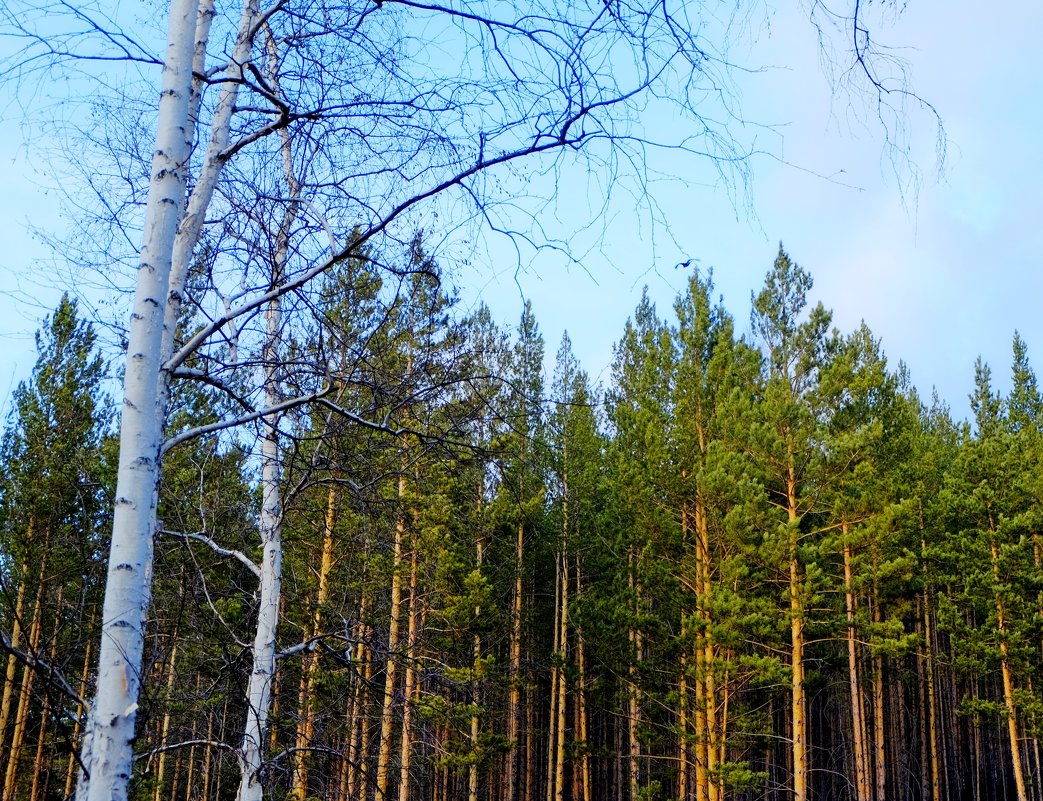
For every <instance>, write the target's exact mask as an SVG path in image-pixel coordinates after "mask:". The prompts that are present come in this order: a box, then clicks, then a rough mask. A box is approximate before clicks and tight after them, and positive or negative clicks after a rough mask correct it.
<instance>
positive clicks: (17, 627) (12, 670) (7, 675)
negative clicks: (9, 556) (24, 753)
mask: <svg viewBox="0 0 1043 801" xmlns="http://www.w3.org/2000/svg"><path fill="white" fill-rule="evenodd" d="M32 532H33V525H32V521H30V523H29V532H28V536H29V538H31V537H32ZM28 570H29V565H22V571H21V575H22V579H21V581H20V582H19V583H18V594H17V596H16V597H15V605H14V616H13V617H12V620H11V653H10V654H8V655H7V669H6V670H5V671H4V693H3V698H2V699H0V755H3V753H4V741H5V740H6V739H7V724H8V723H9V722H10V720H11V704H12V699H13V698H14V688H15V684H16V681H15V678H16V677H17V675H18V660H17V659H16V657H15V655H14V649H16V648H21V647H22V615H23V614H24V612H25V585H26V573H27V572H28Z"/></svg>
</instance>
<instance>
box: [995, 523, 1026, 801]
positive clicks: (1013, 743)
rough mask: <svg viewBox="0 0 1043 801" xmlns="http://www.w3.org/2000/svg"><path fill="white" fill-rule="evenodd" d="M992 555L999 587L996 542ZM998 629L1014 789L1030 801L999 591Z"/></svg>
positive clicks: (1022, 800) (1019, 797) (1023, 799)
mask: <svg viewBox="0 0 1043 801" xmlns="http://www.w3.org/2000/svg"><path fill="white" fill-rule="evenodd" d="M990 551H991V554H992V577H993V580H994V581H995V583H996V585H997V586H998V585H999V583H1000V554H999V548H998V547H997V545H996V542H995V540H993V542H992V543H991V545H990ZM995 603H996V628H997V630H998V632H999V640H1000V672H1001V674H1002V676H1003V704H1004V706H1005V707H1006V708H1007V734H1008V736H1009V738H1010V758H1011V768H1012V770H1013V772H1014V787H1015V790H1016V792H1017V794H1018V797H1017V801H1028V794H1027V792H1026V789H1025V773H1024V770H1023V767H1022V762H1021V735H1020V733H1019V730H1018V729H1019V727H1018V711H1017V707H1016V706H1015V704H1014V679H1013V677H1012V676H1011V671H1010V656H1009V654H1010V648H1009V646H1008V644H1007V626H1006V617H1005V613H1006V610H1005V609H1004V606H1003V599H1002V598H1001V597H1000V594H999V591H998V590H997V591H996V592H995Z"/></svg>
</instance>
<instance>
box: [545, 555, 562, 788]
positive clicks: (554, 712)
mask: <svg viewBox="0 0 1043 801" xmlns="http://www.w3.org/2000/svg"><path fill="white" fill-rule="evenodd" d="M561 611H562V604H561V551H560V550H559V551H558V552H557V553H555V554H554V629H553V630H554V644H553V646H552V648H551V670H550V710H549V711H548V713H547V796H546V799H547V801H554V799H555V798H556V797H557V790H556V787H557V785H556V781H557V777H558V772H557V770H556V758H555V757H556V754H557V748H556V743H557V739H558V737H559V736H560V732H559V731H558V721H559V717H558V706H559V702H560V696H559V694H558V690H559V684H558V675H559V674H560V673H561V665H560V663H559V661H558V658H559V656H560V653H561Z"/></svg>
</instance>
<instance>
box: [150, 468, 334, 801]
mask: <svg viewBox="0 0 1043 801" xmlns="http://www.w3.org/2000/svg"><path fill="white" fill-rule="evenodd" d="M336 521H337V492H336V490H335V489H334V488H333V487H332V486H331V487H329V489H328V490H327V492H326V514H325V516H324V517H323V526H322V553H321V555H320V557H319V570H318V575H317V578H318V587H317V588H316V592H315V609H314V611H313V612H312V619H311V628H310V630H309V631H308V632H306V635H307V636H308V637H318V636H319V634H320V633H321V632H322V611H323V609H324V608H325V606H326V602H327V601H328V600H329V594H330V589H329V577H330V571H331V570H332V569H333V528H334V526H335V524H336ZM318 677H319V658H318V654H317V653H316V652H315V650H314V649H311V648H309V650H308V651H307V656H306V657H305V659H304V670H303V671H302V672H301V684H300V691H299V693H298V704H297V708H298V710H299V712H298V715H299V717H298V720H297V733H296V734H297V736H296V738H295V747H296V749H297V756H296V764H295V766H294V768H295V769H294V773H293V786H292V788H291V790H290V793H291V796H292V797H293V798H295V799H300V800H301V801H303V799H305V798H307V797H308V765H309V762H310V761H311V760H310V759H309V758H308V756H307V754H308V751H307V749H308V748H309V747H310V746H311V741H312V738H313V737H314V733H315V685H316V681H317V679H318ZM157 801H158V799H157Z"/></svg>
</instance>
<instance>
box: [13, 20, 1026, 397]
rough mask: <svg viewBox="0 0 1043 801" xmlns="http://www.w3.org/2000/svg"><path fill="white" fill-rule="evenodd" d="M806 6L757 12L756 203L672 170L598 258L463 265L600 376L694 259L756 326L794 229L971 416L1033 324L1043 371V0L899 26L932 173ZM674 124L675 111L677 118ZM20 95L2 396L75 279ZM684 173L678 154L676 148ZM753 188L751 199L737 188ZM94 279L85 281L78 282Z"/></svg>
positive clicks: (616, 222)
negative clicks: (646, 207)
mask: <svg viewBox="0 0 1043 801" xmlns="http://www.w3.org/2000/svg"><path fill="white" fill-rule="evenodd" d="M806 5H807V4H804V3H787V4H785V6H784V7H783V4H781V3H779V7H776V8H769V11H768V12H767V13H766V14H765V15H764V16H763V18H762V17H759V16H758V17H756V19H755V20H754V23H753V31H752V33H751V42H752V43H751V44H750V45H749V47H748V49H747V50H746V51H744V52H740V53H739V54H738V56H739V58H740V61H741V62H742V63H744V64H746V65H748V66H751V67H756V68H758V69H756V70H755V71H751V72H749V73H747V74H743V75H741V76H740V78H739V79H738V87H737V88H738V90H739V100H740V103H741V110H742V116H743V118H744V119H746V120H751V121H755V122H757V123H760V125H759V126H754V125H749V126H747V127H746V128H745V129H743V130H740V132H739V133H740V134H741V135H742V136H743V137H744V138H750V137H755V139H756V143H757V147H758V149H760V150H762V151H763V152H764V154H763V155H759V156H755V157H754V158H753V159H752V160H751V162H750V168H751V173H752V178H751V181H752V182H751V186H750V193H749V203H746V202H744V200H743V196H742V192H741V191H737V190H736V187H735V186H734V184H729V183H725V182H721V181H720V180H715V178H714V173H713V171H712V170H711V169H709V165H707V169H706V170H705V175H704V176H703V175H699V174H696V175H689V174H686V175H685V179H684V180H677V181H672V182H665V183H662V184H661V185H660V184H656V185H655V186H653V192H654V197H655V201H656V204H657V206H658V212H657V215H656V216H657V217H658V223H657V225H656V226H654V227H650V226H648V225H646V224H644V223H642V224H640V225H639V224H638V221H639V220H641V219H643V218H642V216H641V214H640V213H639V211H638V210H636V209H635V208H634V207H633V206H634V202H633V201H631V202H630V206H629V207H628V205H627V202H625V200H624V201H623V202H618V203H617V204H616V205H615V206H614V207H613V214H612V217H611V219H610V220H609V221H608V225H607V231H606V235H605V237H604V239H603V240H602V241H601V242H600V243H598V246H597V247H594V248H592V249H591V248H589V247H587V246H584V249H583V253H582V258H581V264H578V265H577V264H572V265H563V264H562V263H561V261H560V260H554V259H544V257H543V256H542V255H540V254H537V255H535V256H534V257H532V258H528V257H526V258H525V259H524V260H523V262H522V263H521V264H520V265H519V263H518V261H517V259H515V258H506V257H502V254H500V253H498V251H497V250H496V248H495V246H493V247H492V248H491V249H490V251H488V253H489V256H488V258H487V259H486V260H485V261H484V262H483V261H481V260H479V261H477V262H475V263H471V264H469V265H468V266H466V267H464V268H461V269H459V270H457V271H455V273H454V280H455V281H456V283H457V284H458V286H459V291H460V294H461V297H462V300H463V303H464V306H465V307H468V306H473V305H474V304H476V303H477V302H478V301H479V300H481V301H484V302H486V303H488V304H489V305H490V307H491V308H492V310H493V313H494V316H495V317H496V318H497V319H499V320H500V321H501V322H505V323H512V322H514V321H516V320H517V319H518V317H519V316H520V314H521V308H522V304H523V302H524V300H525V299H529V300H531V301H532V303H533V306H534V309H535V312H536V315H537V319H538V321H539V323H540V327H541V329H542V331H543V333H544V336H545V338H546V341H547V350H548V353H549V354H550V355H553V354H554V352H555V351H556V350H557V347H558V343H559V341H560V339H561V336H562V332H563V331H565V330H568V333H569V335H570V338H571V339H572V341H573V346H574V350H575V352H576V354H577V355H578V356H579V358H580V360H581V362H582V364H583V365H584V367H585V369H586V370H587V371H588V373H589V374H590V375H591V376H592V378H593V379H594V380H595V381H598V380H601V381H606V382H607V380H608V377H609V371H610V364H611V360H612V344H613V342H614V341H615V340H616V339H618V338H619V336H620V335H621V333H622V329H623V325H624V323H625V321H626V319H627V318H628V316H629V315H630V314H631V313H632V312H633V309H634V307H635V305H636V303H637V301H638V299H639V298H640V294H641V291H642V287H643V286H646V285H647V286H648V290H649V293H650V296H651V297H652V299H653V300H655V302H656V303H657V307H658V308H659V311H660V314H661V315H664V316H668V315H669V314H670V313H671V308H670V307H671V304H672V302H673V299H674V297H675V296H676V295H677V294H678V293H679V292H680V291H682V290H683V288H684V286H685V283H686V280H687V275H688V272H687V270H686V269H683V268H679V267H678V266H677V265H679V264H680V263H682V262H685V261H689V260H690V261H691V263H692V264H693V265H698V266H699V267H700V268H701V269H709V268H712V269H713V271H714V277H715V281H716V286H717V290H718V292H720V293H721V294H722V295H723V297H724V302H725V305H726V306H727V308H728V309H729V310H730V311H731V312H732V314H733V315H734V316H735V317H736V320H737V323H738V328H739V330H740V331H744V330H746V329H748V317H749V306H750V295H751V292H755V291H756V290H758V289H759V287H760V285H761V283H762V281H763V278H764V275H765V273H766V272H767V271H768V270H769V268H770V267H771V264H772V262H773V260H774V258H775V255H776V253H777V250H778V247H779V243H780V242H782V243H783V244H784V246H785V248H786V250H787V252H788V253H789V254H790V256H791V257H792V258H793V259H794V260H795V261H796V262H798V263H799V264H800V265H801V266H802V267H804V268H805V269H806V270H808V271H809V272H810V273H811V274H812V276H813V277H814V279H815V288H814V290H813V291H812V295H811V298H810V299H811V300H812V301H813V302H816V301H822V303H823V304H825V306H826V307H827V308H830V309H832V310H833V312H834V322H835V324H836V325H837V326H838V327H839V328H840V329H841V330H842V331H849V330H851V329H852V328H854V327H856V326H857V325H859V323H860V322H861V321H863V320H864V321H865V322H866V323H867V324H868V325H869V327H870V328H871V329H872V331H873V332H874V333H875V334H876V336H877V337H878V338H880V339H881V340H882V343H883V347H884V350H885V352H886V354H887V356H888V358H889V360H890V361H891V362H892V363H893V364H896V363H897V362H898V361H899V360H901V361H904V362H905V363H906V364H907V365H908V367H909V369H910V372H911V376H912V379H913V382H914V384H915V385H916V386H917V387H918V388H919V390H920V392H921V394H923V395H924V396H925V397H928V396H929V395H930V393H931V391H932V389H933V388H936V389H937V391H938V393H939V395H940V397H941V398H942V399H943V400H944V401H946V402H947V403H948V404H949V405H950V406H951V407H952V409H953V412H954V414H955V415H956V416H957V417H965V416H967V415H968V414H969V410H968V404H967V393H968V392H969V391H970V389H971V386H972V380H973V370H974V362H975V359H976V358H977V357H978V356H979V355H980V356H981V357H982V358H983V359H985V361H987V362H988V363H989V364H990V365H991V366H992V369H993V375H994V376H995V378H996V385H997V386H998V387H999V388H1001V389H1004V388H1006V387H1008V386H1009V378H1008V373H1009V364H1010V352H1011V348H1010V346H1011V339H1012V337H1013V333H1014V331H1015V330H1018V331H1019V332H1020V333H1021V335H1022V337H1023V339H1025V341H1026V342H1027V343H1028V347H1029V356H1030V359H1031V360H1032V361H1033V362H1034V364H1035V366H1036V368H1037V371H1043V359H1041V358H1040V356H1039V354H1040V353H1043V314H1041V313H1040V311H1039V305H1040V301H1041V298H1043V270H1041V269H1040V267H1043V264H1041V263H1040V262H1041V260H1043V224H1041V223H1040V221H1039V220H1038V219H1036V217H1037V215H1039V213H1040V210H1041V208H1043V203H1041V201H1043V189H1041V187H1043V153H1041V151H1043V138H1041V134H1040V131H1043V71H1040V70H1039V69H1038V65H1037V64H1036V61H1037V60H1038V59H1037V58H1036V55H1035V54H1036V52H1037V43H1036V42H1035V38H1036V35H1037V32H1038V31H1039V30H1040V29H1043V4H1040V3H1038V2H1034V1H1033V0H1012V2H1010V3H1007V4H1005V5H1004V7H1003V10H1002V13H1000V12H999V11H997V12H994V13H984V12H983V11H982V10H981V9H980V7H979V8H975V9H974V13H970V4H967V7H968V12H967V13H961V11H960V6H961V5H963V4H962V3H956V4H954V3H952V2H947V0H910V2H909V3H908V5H907V6H906V7H905V9H904V11H903V12H902V13H901V14H900V15H897V16H896V17H895V18H894V19H893V21H892V24H890V25H889V26H888V27H887V28H886V29H885V30H881V31H879V32H878V34H879V37H878V38H880V39H882V40H883V41H884V42H886V43H887V44H889V45H891V46H893V47H894V48H895V49H894V50H893V53H894V54H895V55H896V56H898V57H901V58H902V59H904V61H905V62H906V63H907V65H908V70H909V78H910V82H911V87H912V89H913V90H915V92H916V93H917V94H919V95H920V96H921V97H923V98H925V99H927V100H928V101H929V102H930V103H931V104H932V105H933V106H934V108H935V109H937V112H938V114H939V115H940V117H941V120H942V122H943V123H944V128H945V133H946V137H947V140H946V142H947V146H946V158H945V161H944V166H943V170H942V171H941V173H940V174H939V173H938V172H937V169H936V168H937V166H938V165H937V163H936V149H935V143H936V133H937V132H936V128H935V124H934V120H933V118H932V117H931V116H930V115H929V114H926V113H923V112H922V111H921V110H919V109H917V108H915V107H912V108H910V109H909V111H908V113H907V115H906V116H905V125H906V133H907V135H908V147H909V154H910V157H911V159H912V163H913V165H914V166H915V167H917V168H918V169H919V171H920V180H919V181H918V182H915V181H912V180H911V179H910V177H909V174H908V172H904V171H902V170H899V171H898V172H899V173H900V174H898V175H896V171H895V169H894V162H893V161H892V160H891V159H889V158H888V156H887V155H886V149H885V140H884V136H883V132H882V131H881V129H880V128H879V126H875V125H874V124H873V123H872V114H871V111H872V109H869V110H868V112H869V113H867V109H866V108H865V107H864V106H863V105H862V104H860V101H859V100H858V99H857V98H855V99H851V98H850V97H847V96H845V95H844V94H842V93H839V94H838V93H837V92H836V91H835V87H834V86H833V84H832V83H831V81H830V80H829V79H828V77H827V76H826V75H825V73H824V71H823V69H822V67H821V64H820V61H821V59H820V51H819V48H818V46H817V43H816V39H815V35H814V31H813V30H812V28H811V27H810V26H809V25H808V23H807V19H806V13H805V11H804V10H803V6H806ZM666 122H667V123H668V124H669V122H670V121H669V120H667V121H666ZM34 124H35V123H34V122H33V121H32V120H27V119H26V118H24V117H22V116H21V115H20V111H19V108H18V106H17V104H12V103H10V101H9V100H6V101H5V103H4V105H2V106H0V186H3V187H4V191H3V192H2V193H0V220H2V222H0V242H2V243H3V244H2V247H0V342H2V343H3V344H2V347H0V404H2V409H3V410H4V411H5V412H6V409H7V405H8V402H7V398H8V396H9V394H10V391H11V390H12V389H13V388H14V386H15V385H16V384H17V382H18V381H20V380H23V379H24V378H26V377H27V376H28V374H29V371H30V370H31V368H32V364H33V361H34V359H35V353H34V350H33V342H32V333H33V331H34V330H35V329H36V328H37V327H38V325H39V323H40V321H41V319H42V317H43V316H44V315H45V314H46V313H47V312H48V311H49V309H51V308H53V306H54V305H55V303H56V302H57V299H58V297H59V296H60V294H61V291H62V290H63V289H65V288H67V287H66V286H63V284H62V280H63V279H60V278H59V277H58V276H57V275H56V274H55V269H54V260H53V256H52V254H51V251H50V250H49V249H48V247H47V246H46V245H45V243H43V242H42V241H40V238H39V237H38V236H35V237H34V236H33V235H32V233H31V230H32V229H34V228H35V229H39V230H41V231H49V232H53V233H55V234H60V233H61V232H62V231H65V230H68V226H69V224H70V223H69V218H68V216H63V213H62V209H61V207H60V205H59V202H58V199H57V197H56V193H55V192H54V191H53V190H52V189H50V188H49V184H48V180H49V179H48V178H47V177H46V176H44V175H42V174H41V172H40V171H39V170H38V169H36V168H35V167H34V164H35V163H36V162H35V161H34V159H35V158H36V156H35V153H34V151H33V150H32V148H31V147H30V148H27V147H25V141H26V140H27V139H29V140H37V141H39V131H38V130H36V129H34V128H33V125H34ZM660 166H661V168H662V169H664V170H666V171H669V168H670V165H669V163H665V164H661V165H660ZM737 197H738V200H737ZM73 288H74V289H75V288H76V287H73Z"/></svg>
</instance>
